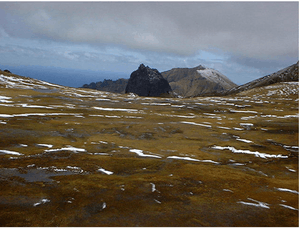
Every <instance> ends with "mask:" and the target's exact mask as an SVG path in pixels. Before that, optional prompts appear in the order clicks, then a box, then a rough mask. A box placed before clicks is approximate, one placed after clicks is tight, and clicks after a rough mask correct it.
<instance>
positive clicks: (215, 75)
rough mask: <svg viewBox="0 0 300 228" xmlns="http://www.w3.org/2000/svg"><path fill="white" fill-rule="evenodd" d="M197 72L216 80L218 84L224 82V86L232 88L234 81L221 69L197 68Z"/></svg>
mask: <svg viewBox="0 0 300 228" xmlns="http://www.w3.org/2000/svg"><path fill="white" fill-rule="evenodd" d="M197 72H198V73H199V74H200V75H201V76H202V77H204V78H205V79H207V80H209V81H211V82H214V83H216V84H222V86H223V87H224V88H228V89H229V88H232V86H233V83H232V82H231V81H230V80H229V79H228V78H227V77H226V76H225V75H223V74H221V73H220V72H219V71H217V70H214V69H210V68H206V69H203V70H197Z"/></svg>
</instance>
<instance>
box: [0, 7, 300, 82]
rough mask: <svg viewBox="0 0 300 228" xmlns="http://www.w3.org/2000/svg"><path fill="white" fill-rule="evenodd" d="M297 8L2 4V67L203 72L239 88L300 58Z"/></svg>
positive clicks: (0, 15)
mask: <svg viewBox="0 0 300 228" xmlns="http://www.w3.org/2000/svg"><path fill="white" fill-rule="evenodd" d="M298 41H299V5H298V1H296V2H67V3H63V2H31V3H24V2H15V3H14V2H0V64H2V65H11V66H20V65H21V66H22V65H25V66H26V65H27V66H28V65H31V66H54V67H62V68H74V69H89V70H96V71H97V70H99V71H102V70H103V71H112V72H123V73H125V74H128V77H129V76H130V73H131V72H132V71H134V70H136V69H137V68H138V66H139V64H140V63H144V64H145V65H148V66H149V67H152V68H156V69H158V70H159V71H161V72H162V71H166V70H169V69H171V68H174V67H195V66H198V65H200V64H201V65H203V66H205V67H210V68H214V69H216V70H219V71H220V72H221V73H223V74H225V75H226V76H227V77H228V78H230V79H231V80H232V81H233V82H235V83H238V84H242V83H246V82H248V81H251V80H253V79H256V78H258V77H261V76H265V75H267V74H270V73H273V72H275V71H277V70H279V69H282V68H284V67H287V66H289V65H292V64H294V63H296V62H297V61H298V58H299V43H298Z"/></svg>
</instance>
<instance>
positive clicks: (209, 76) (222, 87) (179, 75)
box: [162, 65, 236, 97]
mask: <svg viewBox="0 0 300 228" xmlns="http://www.w3.org/2000/svg"><path fill="white" fill-rule="evenodd" d="M162 75H163V77H164V78H166V79H167V80H168V82H169V83H170V86H171V87H172V90H173V91H174V92H175V93H177V94H179V95H180V96H183V97H193V96H201V95H208V94H215V93H220V92H223V91H226V90H229V89H231V88H233V87H235V86H236V84H235V83H233V82H232V81H231V80H230V79H228V78H227V77H226V76H225V75H223V74H221V73H220V72H219V71H217V70H214V69H209V68H205V67H203V66H201V65H199V66H197V67H194V68H173V69H171V70H169V71H165V72H162Z"/></svg>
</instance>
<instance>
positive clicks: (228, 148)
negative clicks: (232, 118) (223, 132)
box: [212, 146, 288, 158]
mask: <svg viewBox="0 0 300 228" xmlns="http://www.w3.org/2000/svg"><path fill="white" fill-rule="evenodd" d="M212 149H217V150H230V151H231V152H233V153H237V154H252V155H255V157H260V158H288V156H286V155H281V154H277V155H276V154H266V153H260V152H258V151H250V150H239V149H235V148H234V147H233V146H225V147H222V146H213V147H212Z"/></svg>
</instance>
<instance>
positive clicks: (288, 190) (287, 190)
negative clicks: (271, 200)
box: [275, 188, 299, 195]
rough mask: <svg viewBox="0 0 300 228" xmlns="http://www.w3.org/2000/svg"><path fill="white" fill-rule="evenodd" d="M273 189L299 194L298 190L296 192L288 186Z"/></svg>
mask: <svg viewBox="0 0 300 228" xmlns="http://www.w3.org/2000/svg"><path fill="white" fill-rule="evenodd" d="M275 189H276V190H278V191H281V192H291V193H295V194H298V195H299V192H297V191H296V190H291V189H288V188H275Z"/></svg>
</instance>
